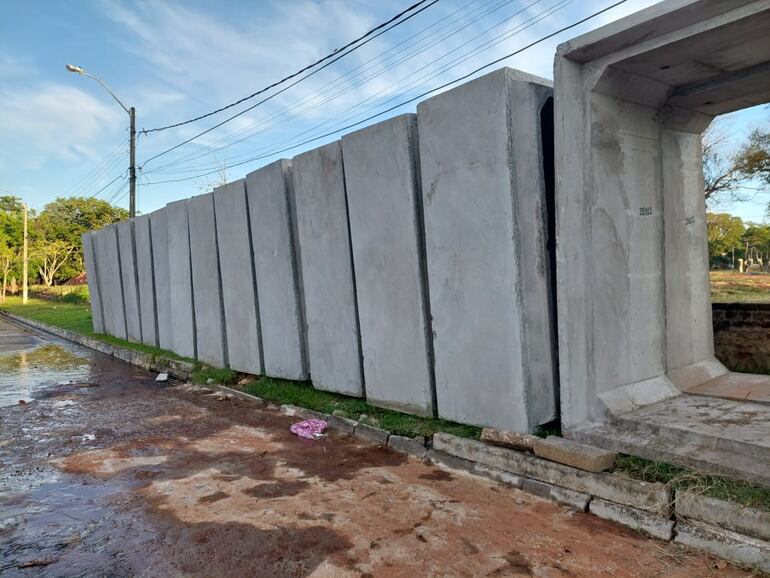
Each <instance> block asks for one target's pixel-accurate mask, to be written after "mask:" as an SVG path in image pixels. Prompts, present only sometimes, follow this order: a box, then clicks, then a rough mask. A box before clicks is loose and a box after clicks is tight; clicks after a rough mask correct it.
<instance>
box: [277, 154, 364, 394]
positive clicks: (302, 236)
mask: <svg viewBox="0 0 770 578" xmlns="http://www.w3.org/2000/svg"><path fill="white" fill-rule="evenodd" d="M292 167H293V169H292V170H293V177H294V191H295V195H296V205H297V229H298V240H299V249H300V256H301V266H302V279H303V286H304V298H305V313H306V323H307V339H308V357H309V360H310V374H311V378H312V380H313V385H314V386H315V387H317V388H318V389H322V390H326V391H336V392H338V393H345V394H348V395H356V396H361V395H363V394H364V384H363V375H362V369H361V352H360V342H359V333H358V319H357V311H356V308H357V306H356V294H355V281H354V277H353V265H352V259H351V253H350V237H349V231H348V219H347V202H346V198H345V178H344V174H343V167H342V149H341V146H340V143H339V142H334V143H331V144H328V145H326V146H323V147H321V148H318V149H315V150H312V151H309V152H306V153H304V154H302V155H299V156H297V157H294V159H293V161H292Z"/></svg>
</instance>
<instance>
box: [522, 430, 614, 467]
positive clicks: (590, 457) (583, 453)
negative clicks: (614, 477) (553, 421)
mask: <svg viewBox="0 0 770 578" xmlns="http://www.w3.org/2000/svg"><path fill="white" fill-rule="evenodd" d="M534 450H535V455H537V456H540V457H541V458H545V459H547V460H551V461H552V462H559V463H560V464H565V465H567V466H572V467H573V468H578V469H580V470H586V471H587V472H603V471H605V470H611V469H612V466H614V465H615V459H616V458H617V457H618V454H616V453H615V452H610V451H607V450H603V449H601V448H597V447H594V446H589V445H586V444H581V443H578V442H575V441H572V440H568V439H564V438H562V437H559V436H548V437H547V438H545V439H542V438H537V439H535V441H534Z"/></svg>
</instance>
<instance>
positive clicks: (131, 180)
mask: <svg viewBox="0 0 770 578" xmlns="http://www.w3.org/2000/svg"><path fill="white" fill-rule="evenodd" d="M128 118H129V134H130V139H131V146H130V152H129V164H128V186H129V193H128V216H129V218H131V219H133V218H134V217H136V109H135V108H134V107H133V106H132V107H131V108H130V109H129V110H128Z"/></svg>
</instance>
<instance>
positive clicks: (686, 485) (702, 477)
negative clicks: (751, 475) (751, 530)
mask: <svg viewBox="0 0 770 578" xmlns="http://www.w3.org/2000/svg"><path fill="white" fill-rule="evenodd" d="M615 471H616V472H620V473H623V474H625V475H627V476H628V477H630V478H634V479H637V480H642V481H645V482H660V483H663V484H666V485H667V486H668V487H669V488H671V489H673V490H675V491H676V490H692V491H694V492H696V493H701V494H703V495H705V496H711V497H712V498H718V499H720V500H726V501H730V502H736V503H738V504H742V505H744V506H750V507H753V508H758V509H762V510H765V511H768V512H770V488H768V487H765V486H760V485H758V484H752V483H751V482H744V481H742V480H735V479H732V478H726V477H723V476H715V475H707V474H703V473H701V472H698V471H696V470H692V469H690V468H685V467H682V466H675V465H672V464H667V463H664V462H654V461H651V460H646V459H644V458H638V457H636V456H628V455H620V456H618V459H617V461H616V462H615Z"/></svg>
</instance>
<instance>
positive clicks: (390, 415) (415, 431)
mask: <svg viewBox="0 0 770 578" xmlns="http://www.w3.org/2000/svg"><path fill="white" fill-rule="evenodd" d="M239 388H240V389H242V390H243V391H245V392H246V393H250V394H252V395H256V396H258V397H261V398H263V399H266V400H270V401H273V402H276V403H281V404H284V403H286V404H290V405H297V406H300V407H304V408H307V409H312V410H315V411H320V412H323V413H327V414H331V413H334V414H335V415H341V416H343V417H348V418H351V419H356V420H358V419H359V418H360V416H361V415H362V414H365V415H366V416H367V417H368V421H369V423H373V424H375V425H377V427H381V428H383V429H386V430H388V431H389V432H391V433H393V434H396V435H403V436H409V437H416V436H426V437H430V436H432V435H433V434H434V433H436V432H446V433H450V434H454V435H456V436H460V437H465V438H474V439H478V438H479V437H480V436H481V428H478V427H473V426H469V425H462V424H458V423H454V422H451V421H446V420H442V419H431V418H427V417H418V416H415V415H409V414H405V413H401V412H398V411H393V410H389V409H383V408H380V407H375V406H373V405H369V404H368V403H366V402H365V401H364V400H362V399H358V398H355V397H348V396H345V395H339V394H336V393H330V392H327V391H319V390H317V389H314V388H313V386H312V385H310V383H309V382H298V381H288V380H284V379H275V378H271V377H261V378H259V379H256V380H255V381H251V382H248V383H246V384H243V385H242V386H239Z"/></svg>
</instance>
